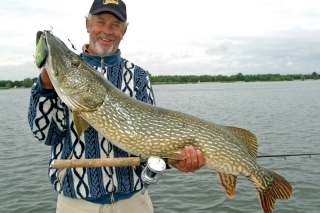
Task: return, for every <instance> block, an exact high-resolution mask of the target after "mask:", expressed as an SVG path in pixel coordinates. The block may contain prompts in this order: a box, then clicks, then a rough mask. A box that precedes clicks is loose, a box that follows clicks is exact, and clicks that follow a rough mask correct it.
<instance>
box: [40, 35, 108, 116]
mask: <svg viewBox="0 0 320 213" xmlns="http://www.w3.org/2000/svg"><path fill="white" fill-rule="evenodd" d="M41 39H43V41H41ZM37 40H38V42H37V43H38V44H39V43H40V44H41V45H45V46H46V48H39V49H41V50H43V49H46V51H47V52H46V51H44V52H43V53H42V54H40V56H41V55H42V56H43V55H46V57H45V63H44V67H45V68H46V70H47V73H48V76H49V78H50V80H51V82H52V84H53V87H54V89H55V90H56V92H57V94H58V95H59V97H60V98H61V99H62V101H63V102H64V103H65V104H66V105H67V106H68V107H69V108H70V109H71V110H74V111H77V112H88V111H94V110H96V109H97V108H98V107H100V106H101V105H102V103H103V101H104V98H105V94H106V88H105V86H104V82H105V80H104V77H103V76H102V74H100V73H99V72H97V71H96V70H95V69H94V68H93V67H91V66H90V65H89V64H88V63H87V62H86V61H85V60H84V59H83V58H82V57H81V56H79V55H78V54H76V53H74V52H73V51H71V50H70V49H69V48H68V47H67V46H66V45H65V44H64V43H63V42H62V41H61V40H60V39H59V38H58V37H56V36H54V35H53V34H52V32H51V31H43V34H42V37H41V38H39V39H37ZM40 56H39V57H40ZM40 58H41V59H42V58H44V57H40ZM40 61H41V60H40Z"/></svg>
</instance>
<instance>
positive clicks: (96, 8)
mask: <svg viewBox="0 0 320 213" xmlns="http://www.w3.org/2000/svg"><path fill="white" fill-rule="evenodd" d="M103 12H110V13H113V14H114V15H115V16H116V17H117V18H118V19H120V20H121V21H123V22H126V21H127V10H126V4H125V3H124V2H123V1H122V0H94V1H93V3H92V6H91V8H90V11H89V13H90V14H92V15H96V14H98V13H103Z"/></svg>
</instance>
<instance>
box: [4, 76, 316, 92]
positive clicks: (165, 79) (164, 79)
mask: <svg viewBox="0 0 320 213" xmlns="http://www.w3.org/2000/svg"><path fill="white" fill-rule="evenodd" d="M150 77H151V82H152V83H153V84H174V83H176V84H183V83H198V82H236V81H244V82H254V81H293V80H302V81H303V80H308V79H313V80H318V79H320V74H318V73H316V72H313V73H311V74H293V75H280V74H257V75H243V74H242V73H238V74H236V75H231V76H225V75H158V76H154V75H152V74H150ZM37 79H38V78H37V77H36V78H26V79H24V80H22V81H17V80H16V81H11V80H0V88H16V87H31V86H32V85H33V83H34V82H36V81H37Z"/></svg>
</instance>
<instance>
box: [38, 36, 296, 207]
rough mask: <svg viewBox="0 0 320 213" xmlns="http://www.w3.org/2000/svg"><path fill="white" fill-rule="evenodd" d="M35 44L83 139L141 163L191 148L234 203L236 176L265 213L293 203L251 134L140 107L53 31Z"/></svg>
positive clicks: (141, 104)
mask: <svg viewBox="0 0 320 213" xmlns="http://www.w3.org/2000/svg"><path fill="white" fill-rule="evenodd" d="M37 41H38V45H40V47H39V46H37V51H38V52H37V53H36V56H37V58H36V61H37V65H38V64H43V61H42V60H44V58H45V60H46V61H45V63H44V66H45V68H46V70H47V72H48V75H49V77H50V79H51V82H52V83H53V86H54V88H55V90H56V91H57V93H58V95H59V97H60V98H61V100H62V101H63V102H64V103H65V104H66V105H67V106H68V107H69V108H70V109H71V110H72V111H73V114H74V123H75V126H76V129H77V131H78V133H79V135H81V133H82V132H83V131H84V130H85V129H86V128H87V127H88V125H91V126H92V127H93V128H95V129H96V130H97V131H98V132H99V133H101V134H102V135H103V136H104V137H106V138H107V139H108V140H109V141H111V142H112V143H114V144H115V145H117V146H118V147H120V148H122V149H123V150H125V151H127V152H130V153H132V154H135V155H141V156H143V157H150V156H159V157H171V158H175V156H178V157H179V154H177V153H180V152H181V148H183V147H184V146H186V145H193V146H194V147H195V148H196V149H199V150H201V152H202V153H203V154H204V156H205V160H206V166H207V167H208V168H209V169H212V170H215V171H216V172H217V173H218V177H219V180H220V183H221V185H222V187H223V189H224V191H225V192H226V193H227V195H229V196H230V197H233V196H234V193H235V186H236V181H237V176H238V175H243V176H245V177H247V178H248V179H249V180H250V181H251V182H252V183H253V184H254V186H255V187H256V189H257V191H258V196H259V201H260V205H261V208H262V210H263V212H264V213H272V212H273V210H274V203H275V201H276V199H288V198H289V197H290V195H291V193H292V187H291V185H290V184H289V183H288V181H287V180H285V179H284V178H283V177H282V176H280V175H278V174H276V173H274V172H272V171H270V170H268V169H265V168H263V167H261V166H260V165H259V164H258V163H257V161H256V159H255V157H256V156H257V148H258V145H257V139H256V137H255V135H254V134H252V133H251V132H249V131H247V130H245V129H241V128H238V127H232V126H223V125H218V124H214V123H212V122H209V121H206V120H204V119H200V118H197V117H195V116H191V115H188V114H185V113H181V112H177V111H174V110H169V109H165V108H160V107H156V106H152V105H150V104H146V103H143V102H140V101H137V100H135V99H133V98H131V97H129V96H128V95H126V94H124V93H123V92H121V91H120V90H118V89H117V88H115V87H114V86H113V85H112V84H111V83H110V82H108V81H107V80H106V79H105V78H104V77H103V76H102V75H101V74H100V73H99V72H97V71H96V70H95V69H93V68H92V67H91V66H90V65H89V64H87V63H86V62H85V61H84V60H83V59H82V58H81V57H80V56H78V55H76V54H75V53H73V52H71V51H70V50H69V49H68V48H67V47H66V46H65V45H64V44H63V43H62V42H61V40H60V39H59V38H57V37H55V36H54V35H52V33H51V32H50V31H44V32H43V36H41V38H40V37H39V33H38V34H37ZM44 45H45V46H44ZM43 46H44V47H43ZM46 51H47V52H46ZM44 56H46V57H44ZM180 155H181V154H180ZM179 159H181V156H180V158H179Z"/></svg>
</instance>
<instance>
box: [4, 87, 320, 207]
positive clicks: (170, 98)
mask: <svg viewBox="0 0 320 213" xmlns="http://www.w3.org/2000/svg"><path fill="white" fill-rule="evenodd" d="M154 91H155V95H156V100H157V105H158V106H161V107H166V108H170V109H174V110H178V111H181V112H185V113H189V114H192V115H195V116H198V117H201V118H204V119H207V120H210V121H212V122H214V123H218V124H223V125H232V126H238V127H242V128H245V129H248V130H250V131H252V132H253V133H255V134H256V136H257V137H258V143H259V148H258V155H271V154H272V155H273V154H293V153H320V147H319V145H320V81H295V82H268V83H231V84H220V83H212V84H188V85H156V86H154ZM28 102H29V89H17V90H0V103H1V105H0V119H1V122H0V130H1V131H0V140H1V148H0V150H1V154H0V190H1V193H0V212H1V213H18V212H19V213H43V212H48V213H54V212H55V202H56V192H55V191H53V189H52V187H51V185H50V183H49V180H48V177H47V159H48V157H49V152H50V150H49V147H47V146H45V145H43V144H40V143H39V142H38V141H37V140H36V139H35V138H33V136H32V135H31V133H30V130H29V126H28V124H27V107H28ZM258 162H259V164H260V165H262V166H264V167H266V168H268V169H271V170H273V171H275V172H278V173H279V174H281V175H282V176H284V177H286V179H287V180H288V181H289V182H290V183H291V185H292V187H293V194H292V197H291V198H290V199H289V200H287V201H281V200H278V201H277V202H276V205H275V211H274V212H275V213H289V212H290V213H293V212H294V213H296V212H297V213H305V212H311V213H318V212H320V181H319V179H320V167H319V165H320V156H313V157H311V158H309V157H308V156H302V157H288V158H287V159H283V158H259V159H258ZM149 193H150V195H151V198H152V201H153V203H154V208H155V212H156V213H165V212H166V213H167V212H169V213H176V212H214V213H238V212H239V213H240V212H241V213H242V212H246V213H253V212H254V213H261V209H260V206H259V201H258V198H257V192H256V190H255V188H254V186H253V185H252V184H251V183H250V182H249V181H248V180H247V179H246V178H244V177H242V176H239V178H238V181H237V187H236V194H235V197H234V198H233V199H230V198H228V197H227V195H226V194H225V193H224V192H223V190H222V187H221V185H220V183H219V180H218V178H217V175H216V173H215V172H213V171H209V170H208V169H206V168H202V169H201V170H200V171H197V172H196V173H193V174H190V173H188V174H186V173H179V172H177V171H176V170H174V169H173V170H170V171H166V172H165V173H164V175H163V177H162V178H161V180H160V181H159V183H158V184H157V185H154V186H150V188H149Z"/></svg>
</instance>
